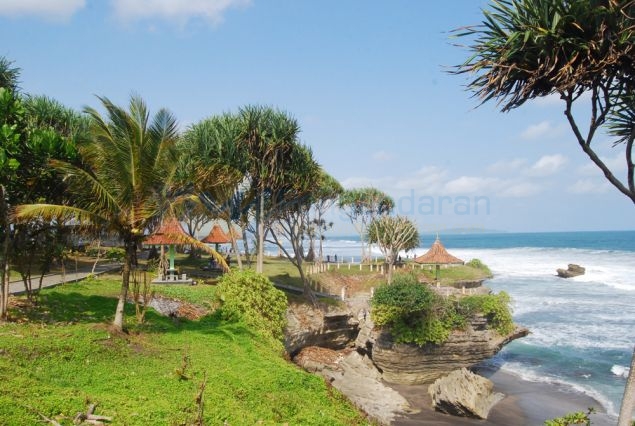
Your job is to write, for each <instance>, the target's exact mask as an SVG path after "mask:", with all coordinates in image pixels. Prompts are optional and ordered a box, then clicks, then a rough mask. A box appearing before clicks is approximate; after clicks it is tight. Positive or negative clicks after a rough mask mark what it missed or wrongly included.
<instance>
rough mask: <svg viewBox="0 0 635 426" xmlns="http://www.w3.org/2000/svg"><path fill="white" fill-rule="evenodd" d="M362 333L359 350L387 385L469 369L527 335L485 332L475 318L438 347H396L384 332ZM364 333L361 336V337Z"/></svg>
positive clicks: (522, 332) (518, 330)
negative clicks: (373, 365) (368, 357)
mask: <svg viewBox="0 0 635 426" xmlns="http://www.w3.org/2000/svg"><path fill="white" fill-rule="evenodd" d="M362 332H366V333H365V338H366V341H365V342H362V341H360V340H361V339H360V338H359V337H358V340H357V342H356V344H357V346H358V347H360V348H366V350H367V351H368V352H369V353H370V354H371V355H370V356H371V357H372V359H373V362H374V363H375V365H376V366H377V367H378V368H379V370H380V371H382V372H383V379H384V380H386V381H387V382H390V383H401V384H406V385H409V384H424V383H432V382H433V381H434V380H436V379H437V378H439V377H441V376H443V375H445V374H448V373H450V372H451V371H453V370H456V369H458V368H462V367H471V366H473V365H476V364H478V363H479V362H481V361H484V360H486V359H489V358H491V357H493V356H494V355H496V354H497V353H498V352H499V351H500V350H501V349H502V347H503V346H504V345H506V344H507V343H509V342H511V341H512V340H515V339H519V338H521V337H524V336H526V335H527V334H529V330H527V329H526V328H523V327H517V328H516V329H515V330H514V332H512V333H511V334H509V335H507V336H501V335H499V334H498V333H497V332H496V331H494V330H490V329H488V328H487V319H486V318H485V317H483V316H476V317H474V318H473V319H472V321H471V323H470V325H469V326H468V327H467V329H466V330H464V331H454V332H452V334H450V337H449V339H448V340H447V341H446V342H445V343H443V344H441V345H436V344H432V343H430V344H426V345H424V346H419V345H416V344H405V343H395V342H394V341H393V338H392V335H391V334H390V332H389V331H386V330H376V329H375V330H372V332H368V331H367V330H365V329H364V328H362ZM362 334H363V333H360V337H361V336H362Z"/></svg>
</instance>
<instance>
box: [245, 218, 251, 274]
mask: <svg viewBox="0 0 635 426" xmlns="http://www.w3.org/2000/svg"><path fill="white" fill-rule="evenodd" d="M243 247H244V248H245V261H247V267H249V268H251V254H250V253H249V241H248V240H247V225H245V224H243Z"/></svg>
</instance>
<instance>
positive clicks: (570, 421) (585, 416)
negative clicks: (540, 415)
mask: <svg viewBox="0 0 635 426" xmlns="http://www.w3.org/2000/svg"><path fill="white" fill-rule="evenodd" d="M594 412H595V409H594V408H592V407H591V408H589V410H588V411H587V412H586V413H585V412H584V411H578V412H576V413H569V414H567V415H564V416H562V417H558V418H556V419H552V420H545V426H570V425H586V426H590V425H591V419H590V417H589V416H590V415H591V414H593V413H594Z"/></svg>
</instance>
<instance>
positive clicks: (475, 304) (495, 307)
mask: <svg viewBox="0 0 635 426" xmlns="http://www.w3.org/2000/svg"><path fill="white" fill-rule="evenodd" d="M510 302H511V298H510V297H509V295H508V294H507V293H505V292H504V291H501V292H500V293H498V294H483V295H477V296H467V297H464V298H462V299H460V300H459V304H460V305H461V307H464V308H466V309H467V313H468V315H473V314H476V313H480V314H483V315H485V316H486V317H487V318H488V320H489V324H490V325H491V327H492V328H493V329H494V330H496V331H497V332H498V333H500V334H502V335H505V334H509V333H511V332H512V331H514V319H513V318H512V313H511V310H510V309H509V304H510Z"/></svg>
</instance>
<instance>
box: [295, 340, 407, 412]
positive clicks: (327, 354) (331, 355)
mask: <svg viewBox="0 0 635 426" xmlns="http://www.w3.org/2000/svg"><path fill="white" fill-rule="evenodd" d="M294 361H295V362H296V363H297V364H298V365H300V366H301V367H303V368H304V369H306V370H307V371H310V372H312V373H317V374H319V375H321V376H322V377H324V378H325V379H326V380H327V381H328V382H330V383H331V385H332V386H333V387H334V388H336V389H338V390H339V391H340V392H342V393H343V394H344V395H346V396H347V398H348V399H349V400H350V401H351V402H352V403H353V404H355V405H356V406H358V407H359V408H360V409H362V410H363V411H364V412H366V414H368V415H369V417H371V418H373V419H374V420H376V421H378V422H379V423H380V424H386V425H387V424H390V423H391V422H392V421H393V420H394V419H395V417H397V416H399V415H403V414H406V413H411V412H413V409H412V408H411V407H410V404H408V401H407V400H406V399H405V398H404V397H403V396H401V395H400V394H399V393H398V392H397V391H395V390H393V389H392V388H390V387H388V386H386V385H385V384H383V383H382V381H381V374H380V373H379V371H377V369H376V368H375V366H374V365H373V363H372V362H371V360H370V359H369V358H368V357H366V356H362V355H360V354H359V353H358V352H357V351H355V350H353V349H346V350H343V351H340V352H336V351H333V350H331V349H325V348H318V347H307V348H304V349H302V351H300V352H299V353H298V355H297V356H296V357H295V358H294Z"/></svg>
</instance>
